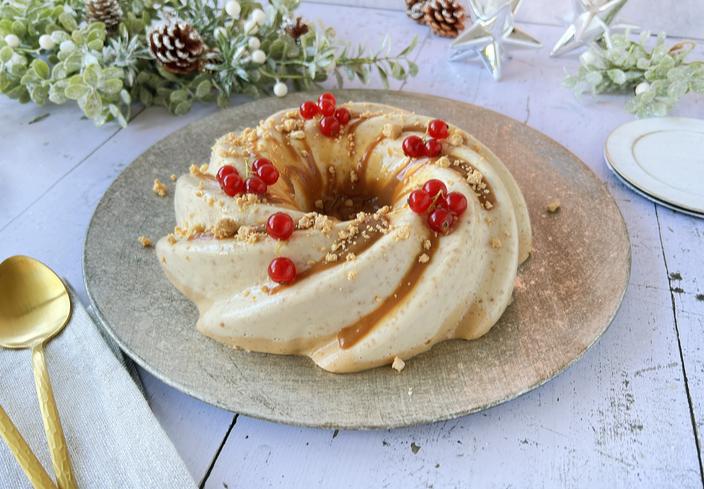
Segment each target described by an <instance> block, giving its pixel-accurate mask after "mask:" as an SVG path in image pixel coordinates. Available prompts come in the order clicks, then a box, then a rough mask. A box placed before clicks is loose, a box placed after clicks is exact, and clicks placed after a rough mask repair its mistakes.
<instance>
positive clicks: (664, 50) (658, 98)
mask: <svg viewBox="0 0 704 489" xmlns="http://www.w3.org/2000/svg"><path fill="white" fill-rule="evenodd" d="M649 38H650V33H648V32H642V33H641V35H640V37H639V38H638V39H637V40H636V39H632V38H631V35H630V33H629V32H626V33H625V34H611V36H610V37H609V38H608V39H606V38H602V39H600V40H599V42H597V43H594V44H592V45H591V46H590V47H589V49H588V50H587V51H585V52H584V53H582V55H581V56H580V67H579V70H578V71H577V73H576V74H574V75H569V76H568V77H567V78H566V79H565V85H567V86H568V87H570V88H572V89H573V90H574V92H575V93H576V94H577V95H581V94H583V93H591V94H593V95H597V94H602V93H631V94H633V95H634V96H633V97H632V98H631V99H629V100H628V102H626V109H627V110H628V111H629V112H631V113H633V114H635V115H636V116H638V117H660V116H664V115H667V113H668V112H670V110H672V109H673V108H674V106H675V105H676V104H677V102H678V101H679V99H680V98H681V97H683V96H684V95H685V94H687V93H689V92H693V93H700V94H704V62H702V61H693V62H687V61H686V58H687V56H688V55H689V53H690V52H691V51H692V49H693V48H694V47H695V45H694V43H693V42H691V41H681V42H678V43H676V44H674V45H673V46H671V47H669V48H668V47H667V46H666V45H665V34H660V35H659V36H658V37H657V39H656V41H655V45H654V46H653V47H652V49H649V48H648V44H649Z"/></svg>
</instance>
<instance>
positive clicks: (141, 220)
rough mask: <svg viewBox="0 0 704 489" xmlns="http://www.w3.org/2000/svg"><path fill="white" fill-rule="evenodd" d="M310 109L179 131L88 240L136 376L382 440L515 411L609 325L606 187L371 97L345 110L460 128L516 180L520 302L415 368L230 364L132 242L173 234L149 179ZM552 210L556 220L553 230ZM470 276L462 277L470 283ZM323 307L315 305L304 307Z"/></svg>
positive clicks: (345, 94)
mask: <svg viewBox="0 0 704 489" xmlns="http://www.w3.org/2000/svg"><path fill="white" fill-rule="evenodd" d="M316 96H317V94H315V95H314V94H293V95H289V96H288V97H286V98H283V99H276V98H270V99H263V100H258V101H255V102H252V103H249V104H245V105H241V106H239V107H234V108H232V109H228V110H224V111H221V112H218V113H216V114H213V115H211V116H209V117H207V118H204V119H202V120H200V121H198V122H195V123H193V124H191V125H190V126H188V127H186V128H183V129H181V130H179V131H177V132H175V133H174V134H172V135H170V136H168V137H167V138H165V139H163V140H162V141H160V142H158V143H156V144H155V145H154V146H152V147H151V148H150V149H149V150H147V151H146V152H145V153H144V154H143V155H141V156H140V157H139V158H137V159H136V160H135V161H134V162H133V163H132V164H131V165H130V166H129V167H127V168H126V169H125V171H124V172H123V173H122V174H121V175H120V176H119V177H118V178H117V179H116V180H115V182H114V183H113V184H112V185H111V186H110V188H109V189H108V190H107V192H106V193H105V195H104V196H103V198H102V200H101V201H100V203H99V204H98V207H97V209H96V210H95V214H94V216H93V219H92V221H91V224H90V227H89V229H88V234H87V236H86V242H85V252H84V253H85V254H84V278H85V283H86V288H87V290H88V294H89V296H90V298H91V301H92V302H93V305H94V307H95V310H96V312H97V315H98V317H99V320H100V322H101V323H102V327H104V328H105V330H106V331H107V332H108V333H109V334H110V335H111V336H112V337H113V338H114V339H115V341H116V342H117V343H118V344H119V345H120V347H121V348H122V349H123V350H124V351H125V352H126V353H127V355H129V356H130V357H132V358H133V359H134V360H135V361H136V362H137V363H138V364H139V365H141V366H142V367H144V368H145V369H146V370H148V371H149V372H151V373H153V374H154V375H156V376H157V377H159V378H160V379H162V380H163V381H164V382H166V383H167V384H170V385H172V386H174V387H176V388H177V389H180V390H181V391H183V392H186V393H188V394H190V395H192V396H194V397H197V398H199V399H202V400H204V401H206V402H209V403H211V404H214V405H216V406H219V407H222V408H225V409H228V410H231V411H235V412H238V413H242V414H245V415H249V416H254V417H258V418H263V419H268V420H273V421H277V422H282V423H290V424H296V425H305V426H317V427H335V428H349V429H374V428H393V427H400V426H408V425H414V424H419V423H430V422H434V421H440V420H445V419H450V418H454V417H457V416H462V415H465V414H469V413H474V412H477V411H480V410H483V409H486V408H488V407H491V406H494V405H496V404H499V403H501V402H504V401H507V400H509V399H513V398H515V397H517V396H519V395H521V394H523V393H525V392H527V391H529V390H531V389H534V388H536V387H538V386H540V385H541V384H543V383H545V382H546V381H548V380H549V379H550V378H552V377H554V376H555V375H557V374H558V373H560V372H562V371H563V370H564V369H565V368H567V367H568V366H569V365H570V364H572V363H573V362H574V361H576V360H577V359H578V358H580V357H581V356H582V354H583V353H584V352H585V351H586V350H587V349H588V348H589V347H590V346H591V345H592V344H593V343H594V342H595V341H596V340H597V339H598V338H599V337H600V336H601V334H602V333H603V332H604V331H605V330H606V328H607V327H608V326H609V324H610V323H611V321H612V319H613V318H614V315H615V314H616V312H617V310H618V308H619V305H620V303H621V300H622V298H623V294H624V291H625V289H626V285H627V282H628V276H629V272H630V244H629V240H628V234H627V232H626V226H625V224H624V222H623V218H622V217H621V214H620V212H619V210H618V208H617V206H616V204H615V202H614V200H613V198H612V197H611V195H610V194H609V193H608V192H607V191H606V187H605V185H604V184H603V183H602V182H600V181H599V179H598V178H597V177H596V176H595V175H594V173H592V171H591V170H590V169H589V168H587V167H586V166H585V165H584V164H583V163H582V162H581V161H579V160H578V159H577V158H576V157H575V156H574V155H573V154H571V153H570V152H569V151H567V150H566V149H565V148H564V147H562V146H561V145H560V144H558V143H556V142H555V141H553V140H551V139H549V138H548V137H546V136H544V135H543V134H541V133H539V132H537V131H535V130H533V129H531V128H529V127H527V126H526V125H524V124H522V123H520V122H518V121H515V120H513V119H510V118H508V117H505V116H502V115H500V114H497V113H495V112H492V111H489V110H486V109H483V108H481V107H476V106H473V105H468V104H464V103H460V102H457V101H454V100H449V99H444V98H439V97H432V96H427V95H419V94H412V93H400V92H390V91H376V90H373V91H372V90H349V91H340V92H337V97H338V100H343V101H344V100H358V101H369V102H379V103H385V104H389V105H394V106H398V107H402V108H404V109H408V110H412V111H415V112H417V113H420V114H426V115H430V116H435V117H441V118H443V119H445V120H447V121H448V122H450V123H451V124H456V125H457V126H459V127H462V128H463V129H466V130H467V131H469V132H470V133H473V134H474V135H475V136H477V138H478V139H479V140H480V141H482V142H483V143H484V144H486V145H487V146H488V147H489V148H491V149H492V150H493V151H494V152H495V153H496V154H497V155H498V156H499V157H500V158H501V159H502V160H503V161H504V162H505V164H506V165H507V166H508V168H509V169H510V170H511V172H512V173H513V175H514V176H515V178H516V180H517V181H518V184H519V185H520V187H521V189H522V191H523V194H524V195H525V197H526V200H527V202H528V207H529V209H530V214H531V221H532V225H533V234H534V243H533V247H534V251H533V254H532V256H531V258H529V259H528V261H527V262H526V263H525V264H524V265H523V266H522V267H521V269H520V283H521V284H520V286H519V287H518V288H517V289H516V291H515V293H514V296H515V297H514V302H513V303H512V304H511V305H510V306H509V307H508V309H507V310H506V312H505V313H504V315H503V317H502V318H501V319H500V321H499V322H498V323H497V324H496V325H495V326H494V328H493V329H492V330H491V331H490V332H489V333H488V334H487V335H485V336H483V337H482V338H480V339H478V340H475V341H463V340H453V341H447V342H444V343H441V344H439V345H436V346H435V347H434V348H432V349H431V350H430V351H429V352H426V353H424V354H421V355H418V356H417V357H414V358H412V359H410V360H409V361H408V362H407V364H406V368H405V369H404V370H403V371H402V372H401V373H397V372H396V371H394V370H393V369H391V368H390V367H381V368H376V369H372V370H368V371H365V372H360V373H356V374H345V375H336V374H331V373H328V372H325V371H323V370H321V369H319V368H318V367H316V366H315V365H314V364H313V363H312V362H311V361H310V360H308V359H307V358H305V357H295V356H279V355H270V354H264V353H247V352H244V351H236V350H232V349H230V348H228V347H225V346H223V345H221V344H219V343H217V342H215V341H213V340H211V339H209V338H207V337H205V336H203V335H201V334H199V333H198V332H197V331H196V329H195V322H196V319H197V310H196V308H195V306H193V304H191V303H190V302H189V301H188V300H186V299H185V298H184V297H182V296H181V295H180V294H179V293H178V292H177V291H176V289H175V288H173V287H172V286H171V284H170V283H169V282H168V281H167V280H166V278H165V277H164V274H163V273H162V271H161V269H160V266H159V263H157V259H156V257H155V254H154V251H153V249H143V248H142V247H141V246H140V245H139V244H138V243H137V236H139V235H142V234H145V235H148V236H151V237H152V238H157V237H160V236H164V235H165V234H167V233H168V232H170V231H171V230H172V229H173V226H174V209H173V200H172V195H171V194H169V196H168V197H167V198H158V197H156V196H155V195H154V194H153V193H152V191H151V186H152V182H153V181H154V179H155V178H160V179H161V180H162V181H166V182H169V175H171V174H173V173H176V174H180V173H183V172H184V171H187V168H188V166H189V165H190V164H191V163H200V162H203V161H208V159H209V154H210V147H211V145H212V144H213V141H214V140H215V138H217V137H218V136H220V135H222V134H224V133H226V132H228V131H232V130H239V129H242V128H244V127H246V126H254V125H256V124H257V122H258V121H259V120H261V119H263V118H265V117H266V116H268V115H270V114H272V113H274V112H275V111H277V110H280V109H283V108H286V107H296V106H298V105H299V104H300V103H301V102H302V101H303V100H306V99H310V98H314V97H316ZM553 198H558V199H559V200H560V201H561V203H562V207H561V209H560V211H559V212H557V213H556V214H548V213H547V212H546V205H547V204H548V202H549V201H551V200H552V199H553ZM468 273H469V271H468ZM311 307H314V304H311Z"/></svg>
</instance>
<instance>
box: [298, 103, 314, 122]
mask: <svg viewBox="0 0 704 489" xmlns="http://www.w3.org/2000/svg"><path fill="white" fill-rule="evenodd" d="M298 111H299V112H300V113H301V117H303V118H304V119H312V118H313V117H315V116H316V115H318V112H319V109H318V105H317V104H316V103H315V102H313V101H312V100H306V101H305V102H303V103H302V104H301V106H300V107H299V108H298Z"/></svg>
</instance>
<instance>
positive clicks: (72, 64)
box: [63, 52, 83, 73]
mask: <svg viewBox="0 0 704 489" xmlns="http://www.w3.org/2000/svg"><path fill="white" fill-rule="evenodd" d="M63 64H64V69H65V70H66V73H75V72H76V71H78V70H80V69H81V66H82V65H83V59H82V58H81V54H80V53H78V52H73V53H71V54H69V55H68V57H67V58H66V59H65V60H64V62H63Z"/></svg>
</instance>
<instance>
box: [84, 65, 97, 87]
mask: <svg viewBox="0 0 704 489" xmlns="http://www.w3.org/2000/svg"><path fill="white" fill-rule="evenodd" d="M100 79H101V73H100V67H99V66H98V65H88V66H87V67H86V69H85V70H83V81H84V82H85V83H86V84H87V85H90V86H91V87H97V86H98V83H100Z"/></svg>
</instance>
